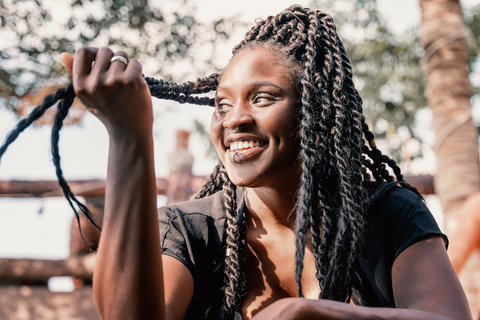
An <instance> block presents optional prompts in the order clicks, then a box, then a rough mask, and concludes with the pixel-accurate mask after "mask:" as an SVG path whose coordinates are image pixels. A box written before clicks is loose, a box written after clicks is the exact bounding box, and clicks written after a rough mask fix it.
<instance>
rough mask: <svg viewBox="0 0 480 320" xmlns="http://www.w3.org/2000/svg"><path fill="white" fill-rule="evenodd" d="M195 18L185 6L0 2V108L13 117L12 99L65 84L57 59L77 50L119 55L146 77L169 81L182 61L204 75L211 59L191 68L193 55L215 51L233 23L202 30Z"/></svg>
mask: <svg viewBox="0 0 480 320" xmlns="http://www.w3.org/2000/svg"><path fill="white" fill-rule="evenodd" d="M160 3H161V7H159V4H160ZM194 13H195V8H194V7H193V6H192V5H191V4H190V3H189V2H188V1H187V0H185V1H181V2H179V1H172V0H164V1H162V2H155V1H148V0H70V1H61V2H60V1H40V0H26V1H18V0H8V1H0V25H1V31H0V38H2V44H0V106H5V107H7V108H9V109H11V110H12V111H14V112H15V111H16V108H17V106H18V99H19V98H22V97H23V96H25V95H28V94H31V93H34V92H35V90H36V89H38V88H39V87H41V86H43V85H52V84H56V83H58V82H66V78H65V76H64V75H65V72H64V68H63V66H62V65H61V63H60V58H59V56H60V53H62V52H70V53H74V52H75V50H76V49H77V48H79V47H81V46H109V47H111V48H114V49H115V50H124V51H126V52H127V54H129V56H130V57H133V58H137V59H139V60H140V61H141V62H142V64H143V65H144V69H148V74H149V75H150V76H161V77H162V78H166V79H170V78H172V76H171V74H169V72H168V70H167V69H166V68H165V67H166V66H167V65H172V64H173V63H175V62H177V61H181V60H185V59H187V60H190V64H191V65H193V66H199V65H200V66H201V67H197V69H198V68H200V70H195V71H198V73H199V74H203V73H204V72H205V70H202V68H203V69H210V70H209V71H211V69H215V67H216V66H215V64H214V56H212V55H210V60H208V61H202V63H203V64H201V63H196V62H198V60H199V58H197V56H196V55H195V54H194V53H193V52H194V50H193V49H192V48H193V47H194V44H195V43H196V42H198V41H202V43H203V44H205V43H207V44H210V45H211V46H215V44H216V43H218V42H219V41H222V40H224V39H228V36H229V30H231V28H232V26H233V25H234V24H235V21H234V20H233V19H228V18H222V19H219V20H217V21H212V22H211V23H209V24H204V23H200V22H199V21H197V19H196V17H195V15H194ZM147 66H148V67H147ZM145 71H146V72H147V70H145ZM62 76H63V77H62Z"/></svg>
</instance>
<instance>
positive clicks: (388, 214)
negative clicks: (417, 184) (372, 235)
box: [382, 188, 448, 261]
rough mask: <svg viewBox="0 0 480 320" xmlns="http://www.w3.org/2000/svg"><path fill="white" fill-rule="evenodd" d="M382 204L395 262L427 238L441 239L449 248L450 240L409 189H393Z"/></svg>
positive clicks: (422, 203) (423, 204) (419, 198)
mask: <svg viewBox="0 0 480 320" xmlns="http://www.w3.org/2000/svg"><path fill="white" fill-rule="evenodd" d="M382 202H383V204H382V212H383V215H384V223H385V227H386V231H387V232H388V235H389V238H390V241H391V246H392V253H393V261H395V259H396V258H397V257H398V255H399V254H400V253H402V252H403V250H405V249H406V248H408V247H409V246H411V245H412V244H414V243H415V242H417V241H419V240H421V239H423V238H425V237H428V236H440V237H441V238H442V239H443V241H444V242H445V247H448V239H447V237H446V236H445V235H444V234H443V233H442V232H441V230H440V228H439V227H438V224H437V222H436V221H435V218H434V217H433V215H432V214H431V212H430V211H429V210H428V208H427V206H426V205H425V203H424V202H423V201H422V198H421V197H420V196H419V195H417V194H415V193H414V192H412V191H411V190H408V189H406V188H393V190H391V191H390V192H387V193H386V195H385V196H384V198H383V201H382Z"/></svg>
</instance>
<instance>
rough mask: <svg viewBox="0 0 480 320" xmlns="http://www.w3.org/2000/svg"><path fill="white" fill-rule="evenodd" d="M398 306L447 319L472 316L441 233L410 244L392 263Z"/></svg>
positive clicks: (396, 303) (393, 282)
mask: <svg viewBox="0 0 480 320" xmlns="http://www.w3.org/2000/svg"><path fill="white" fill-rule="evenodd" d="M392 287H393V294H394V298H395V305H396V307H397V308H405V309H416V310H423V311H428V312H431V313H434V314H438V315H442V316H445V317H446V318H447V319H471V314H470V311H469V308H468V304H467V300H466V298H465V294H464V292H463V289H462V287H461V285H460V282H459V281H458V278H457V276H456V274H455V271H454V270H453V268H452V265H451V264H450V261H449V259H448V256H447V252H446V250H445V245H444V242H443V240H442V239H441V238H440V237H437V236H434V237H430V238H426V239H423V240H420V241H418V242H416V243H414V244H412V245H411V246H409V247H408V248H406V249H405V250H404V251H403V252H402V253H401V254H400V255H399V256H398V257H397V259H396V260H395V262H394V264H393V267H392Z"/></svg>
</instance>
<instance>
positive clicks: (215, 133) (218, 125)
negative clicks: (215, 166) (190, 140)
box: [209, 112, 225, 163]
mask: <svg viewBox="0 0 480 320" xmlns="http://www.w3.org/2000/svg"><path fill="white" fill-rule="evenodd" d="M222 123H223V122H222V121H221V119H220V117H218V116H217V115H216V114H215V112H214V113H213V115H212V122H211V123H210V130H209V133H210V139H212V142H213V145H214V146H215V149H216V150H217V154H218V157H219V158H220V160H221V161H222V162H223V163H225V161H224V160H225V159H224V147H223V143H222V140H223V124H222Z"/></svg>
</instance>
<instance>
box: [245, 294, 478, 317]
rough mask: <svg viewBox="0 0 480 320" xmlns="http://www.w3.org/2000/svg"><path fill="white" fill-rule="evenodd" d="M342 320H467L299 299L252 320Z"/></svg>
mask: <svg viewBox="0 0 480 320" xmlns="http://www.w3.org/2000/svg"><path fill="white" fill-rule="evenodd" d="M273 318H274V319H279V320H292V319H295V320H314V319H315V320H345V319H376V320H386V319H389V320H390V319H392V320H393V319H395V320H402V319H405V320H407V319H408V320H410V319H422V320H453V319H455V320H463V319H465V320H469V319H471V318H470V315H469V314H464V316H463V317H462V316H461V315H460V314H459V313H457V314H455V315H451V316H441V315H437V314H434V313H430V312H426V311H422V310H413V309H395V308H370V307H362V306H354V305H351V304H347V303H342V302H337V301H330V300H309V299H303V298H285V299H281V300H278V301H277V302H275V303H273V304H272V305H270V306H269V307H267V308H265V309H264V310H263V311H261V312H259V313H258V314H257V315H255V317H253V319H252V320H270V319H273Z"/></svg>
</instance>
